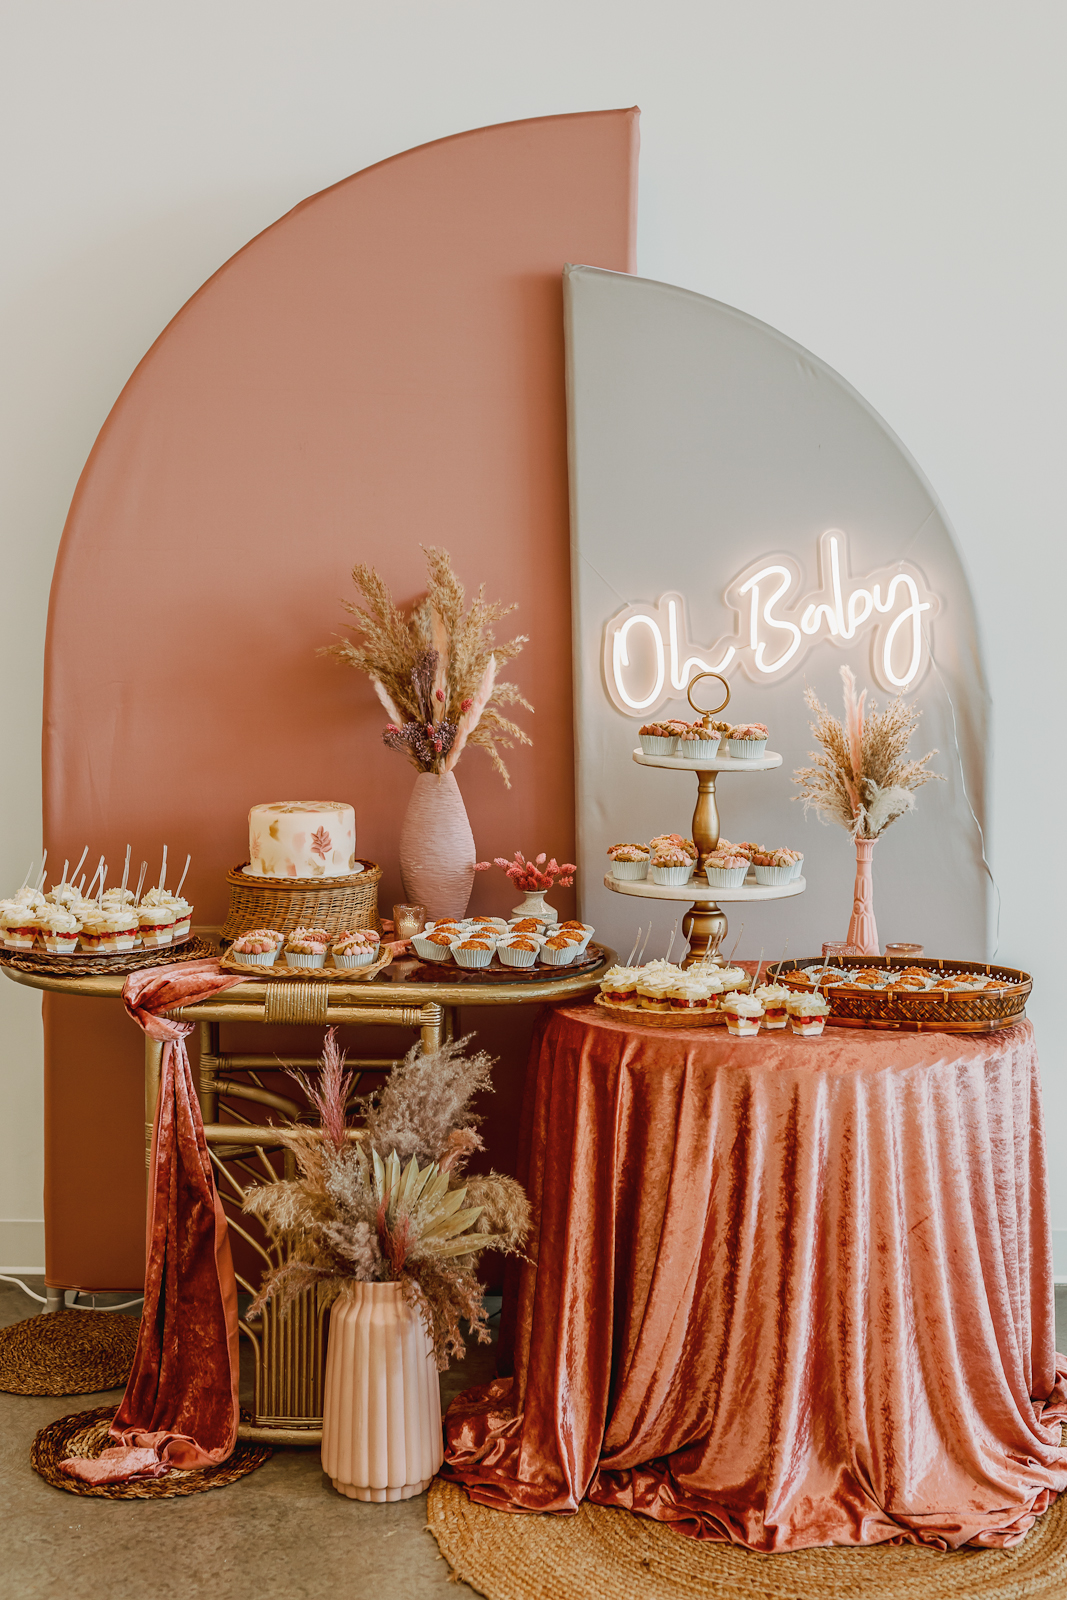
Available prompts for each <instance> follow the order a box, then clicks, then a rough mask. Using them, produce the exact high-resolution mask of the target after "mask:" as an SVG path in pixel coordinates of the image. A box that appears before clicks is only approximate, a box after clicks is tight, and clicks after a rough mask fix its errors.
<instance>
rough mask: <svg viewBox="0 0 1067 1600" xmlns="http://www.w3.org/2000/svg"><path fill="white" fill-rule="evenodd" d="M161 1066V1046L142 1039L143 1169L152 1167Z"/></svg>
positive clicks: (159, 1043)
mask: <svg viewBox="0 0 1067 1600" xmlns="http://www.w3.org/2000/svg"><path fill="white" fill-rule="evenodd" d="M162 1064H163V1045H162V1043H161V1042H160V1040H158V1039H150V1038H149V1037H148V1035H147V1033H146V1034H145V1037H144V1126H145V1149H144V1160H145V1167H146V1168H147V1169H148V1170H149V1171H151V1167H152V1134H153V1132H154V1131H155V1126H156V1106H157V1105H158V1103H159V1076H160V1069H161V1067H162Z"/></svg>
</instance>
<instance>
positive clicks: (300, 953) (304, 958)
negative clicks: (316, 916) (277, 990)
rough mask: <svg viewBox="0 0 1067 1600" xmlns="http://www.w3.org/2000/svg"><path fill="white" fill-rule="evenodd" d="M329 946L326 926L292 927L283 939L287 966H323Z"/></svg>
mask: <svg viewBox="0 0 1067 1600" xmlns="http://www.w3.org/2000/svg"><path fill="white" fill-rule="evenodd" d="M329 948H330V934H329V932H328V930H327V929H326V928H294V929H293V931H292V933H291V934H290V935H289V937H288V939H286V941H285V964H286V966H287V967H324V966H325V965H326V952H327V950H328V949H329Z"/></svg>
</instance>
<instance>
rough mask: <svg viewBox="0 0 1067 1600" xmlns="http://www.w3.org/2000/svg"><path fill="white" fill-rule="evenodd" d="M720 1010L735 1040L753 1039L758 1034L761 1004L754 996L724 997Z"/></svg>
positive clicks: (761, 1013)
mask: <svg viewBox="0 0 1067 1600" xmlns="http://www.w3.org/2000/svg"><path fill="white" fill-rule="evenodd" d="M721 1009H722V1012H723V1015H724V1016H725V1018H726V1026H727V1027H728V1028H729V1030H730V1032H731V1033H732V1034H733V1036H734V1038H735V1039H754V1038H755V1037H756V1035H757V1033H759V1025H760V1021H761V1019H762V1017H763V1003H762V1001H760V1000H757V998H756V996H755V995H754V994H738V993H736V992H734V993H733V994H728V995H725V996H724V997H723V1001H722V1007H721Z"/></svg>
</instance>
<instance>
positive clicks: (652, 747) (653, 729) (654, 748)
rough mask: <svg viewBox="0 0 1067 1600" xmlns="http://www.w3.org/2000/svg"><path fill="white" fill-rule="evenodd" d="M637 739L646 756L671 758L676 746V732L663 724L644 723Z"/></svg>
mask: <svg viewBox="0 0 1067 1600" xmlns="http://www.w3.org/2000/svg"><path fill="white" fill-rule="evenodd" d="M637 737H638V738H639V739H640V741H641V749H642V750H643V751H644V753H645V755H646V756H673V755H674V753H675V750H676V749H677V746H678V735H677V732H676V731H675V729H674V728H672V727H670V726H669V725H668V724H667V723H665V722H646V723H645V725H644V727H643V728H640V729H639V730H638V734H637Z"/></svg>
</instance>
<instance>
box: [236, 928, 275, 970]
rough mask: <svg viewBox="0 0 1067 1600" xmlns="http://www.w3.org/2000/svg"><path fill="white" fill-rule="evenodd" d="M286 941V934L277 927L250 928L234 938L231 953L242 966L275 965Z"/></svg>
mask: <svg viewBox="0 0 1067 1600" xmlns="http://www.w3.org/2000/svg"><path fill="white" fill-rule="evenodd" d="M284 943H285V935H284V933H279V932H278V930H277V928H250V929H249V930H248V932H247V933H242V934H241V936H240V938H239V939H235V940H234V942H233V944H232V945H231V946H230V954H231V956H232V957H233V959H234V960H235V961H237V962H240V964H241V966H242V967H273V965H274V963H275V962H276V961H277V959H278V951H279V950H280V949H281V947H282V945H283V944H284Z"/></svg>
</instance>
